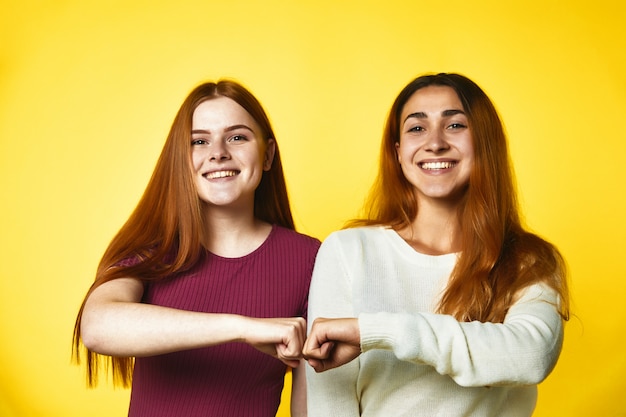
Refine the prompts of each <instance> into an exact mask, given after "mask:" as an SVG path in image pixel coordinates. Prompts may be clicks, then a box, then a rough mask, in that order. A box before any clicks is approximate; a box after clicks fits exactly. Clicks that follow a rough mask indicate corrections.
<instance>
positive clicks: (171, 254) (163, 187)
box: [73, 80, 294, 386]
mask: <svg viewBox="0 0 626 417" xmlns="http://www.w3.org/2000/svg"><path fill="white" fill-rule="evenodd" d="M217 97H228V98H230V99H232V100H234V101H235V102H237V103H238V104H239V105H241V106H242V107H243V108H244V109H245V110H246V111H247V112H248V113H249V114H250V115H251V116H252V118H253V119H254V120H255V121H256V122H257V123H258V125H259V126H260V128H261V132H262V136H263V139H264V140H265V141H267V140H268V139H270V138H272V139H274V140H276V136H275V134H274V131H273V129H272V126H271V124H270V121H269V118H268V116H267V114H266V112H265V110H264V109H263V107H262V105H261V103H259V101H258V100H257V99H256V98H255V97H254V96H253V95H252V93H250V92H249V91H248V90H247V89H246V88H245V87H243V86H242V85H241V84H239V83H237V82H234V81H230V80H221V81H218V82H217V83H213V82H209V83H204V84H201V85H199V86H198V87H196V88H195V89H194V90H193V91H191V93H189V95H188V96H187V98H186V99H185V100H184V102H183V104H182V105H181V107H180V109H179V111H178V113H177V115H176V117H175V118H174V122H173V124H172V127H171V129H170V132H169V134H168V136H167V140H166V142H165V145H164V147H163V150H162V151H161V155H160V157H159V160H158V162H157V164H156V167H155V169H154V172H153V174H152V178H151V179H150V181H149V183H148V185H147V187H146V190H145V192H144V194H143V196H142V197H141V199H140V201H139V203H138V204H137V207H136V208H135V210H134V211H133V213H132V214H131V215H130V217H129V219H128V220H127V221H126V223H125V224H124V225H123V226H122V228H121V229H120V231H119V232H118V233H117V235H116V236H115V237H114V238H113V240H112V241H111V243H110V244H109V246H108V248H107V249H106V251H105V253H104V255H103V257H102V259H101V261H100V264H99V265H98V269H97V271H96V278H95V281H94V283H93V284H92V286H91V288H90V289H89V292H88V293H87V295H86V296H85V299H84V300H83V304H82V305H81V308H80V311H79V313H78V317H77V318H76V323H75V326H74V338H73V357H74V359H75V360H76V362H78V363H80V360H81V352H82V351H83V350H84V351H85V352H86V361H87V363H86V367H87V381H88V384H89V385H90V386H93V385H95V384H96V383H97V379H98V368H99V362H100V360H101V359H105V360H107V361H109V362H108V363H109V364H110V365H111V371H112V376H113V382H114V383H115V384H121V385H123V386H128V385H129V384H130V381H131V376H132V368H133V359H132V358H126V357H109V356H106V355H104V358H103V357H102V356H103V355H99V354H97V353H95V352H92V351H90V350H88V349H86V348H85V349H82V348H81V346H82V342H81V330H80V324H81V318H82V313H83V308H84V305H85V301H86V300H87V297H88V296H89V294H90V293H91V292H92V291H93V290H94V289H95V288H97V287H98V286H99V285H102V284H103V283H105V282H107V281H110V280H113V279H116V278H121V277H135V278H139V279H141V280H144V281H149V280H158V279H162V278H165V277H168V276H171V275H173V274H176V273H178V272H181V271H184V270H187V269H189V268H190V267H192V266H193V265H194V264H195V263H196V262H197V260H198V259H199V256H200V254H201V251H202V244H201V242H202V235H203V233H210V231H206V230H205V229H206V228H205V227H204V226H203V218H202V215H201V205H202V204H201V201H200V199H199V197H198V193H197V191H196V186H195V184H194V182H193V177H192V172H193V167H192V162H191V126H192V116H193V112H194V110H195V109H196V107H198V105H199V104H200V103H202V102H204V101H206V100H211V99H213V98H217ZM254 200H255V201H254V214H255V216H256V217H257V218H258V219H261V220H264V221H266V222H268V223H272V224H278V225H281V226H283V227H286V228H289V229H294V222H293V218H292V215H291V209H290V205H289V198H288V195H287V187H286V183H285V178H284V174H283V167H282V163H281V159H280V152H279V149H278V144H276V150H275V154H274V159H273V162H272V167H271V169H270V170H269V171H264V172H263V176H262V178H261V182H260V184H259V186H258V187H257V189H256V191H255V199H254ZM128 260H133V261H132V262H128ZM83 348H84V346H83Z"/></svg>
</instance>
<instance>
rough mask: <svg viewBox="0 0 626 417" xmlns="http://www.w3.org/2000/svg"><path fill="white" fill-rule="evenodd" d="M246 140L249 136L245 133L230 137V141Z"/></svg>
mask: <svg viewBox="0 0 626 417" xmlns="http://www.w3.org/2000/svg"><path fill="white" fill-rule="evenodd" d="M246 140H248V138H247V137H246V136H244V135H233V136H231V137H230V138H229V139H228V141H229V142H243V141H246Z"/></svg>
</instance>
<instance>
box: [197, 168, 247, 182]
mask: <svg viewBox="0 0 626 417" xmlns="http://www.w3.org/2000/svg"><path fill="white" fill-rule="evenodd" d="M240 172H241V171H239V170H238V169H215V170H212V171H207V172H205V173H203V174H202V176H203V177H204V178H206V179H207V180H221V179H226V178H232V177H235V176H237V175H239V173H240Z"/></svg>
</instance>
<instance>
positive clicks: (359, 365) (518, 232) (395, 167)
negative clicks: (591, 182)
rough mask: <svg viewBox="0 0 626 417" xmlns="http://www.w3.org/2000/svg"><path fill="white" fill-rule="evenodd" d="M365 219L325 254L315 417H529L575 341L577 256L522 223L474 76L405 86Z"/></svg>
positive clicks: (313, 304) (318, 298)
mask: <svg viewBox="0 0 626 417" xmlns="http://www.w3.org/2000/svg"><path fill="white" fill-rule="evenodd" d="M365 213H366V215H365V216H364V219H361V220H356V221H353V222H351V223H350V224H349V226H350V227H348V228H347V229H345V230H342V231H339V232H335V233H333V234H331V235H330V236H329V237H328V238H327V239H326V240H325V241H324V243H323V244H322V247H321V248H320V251H319V254H318V257H317V260H316V264H315V269H314V272H313V279H312V284H311V292H310V295H309V315H308V317H309V321H310V323H311V324H310V331H309V337H308V339H307V342H306V343H305V347H304V352H303V353H304V356H305V357H307V358H308V361H309V364H310V365H311V368H308V369H307V386H308V394H309V407H308V409H309V416H312V417H316V416H324V417H327V416H368V417H388V416H394V417H398V416H413V417H415V416H428V417H432V416H476V417H478V416H483V417H487V416H493V417H496V416H497V417H527V416H530V415H531V414H532V412H533V409H534V408H535V403H536V399H537V384H538V383H539V382H541V381H542V380H544V378H546V377H547V376H548V374H549V373H550V372H551V370H552V369H553V367H554V366H555V364H556V362H557V359H558V357H559V354H560V351H561V345H562V341H563V323H564V321H565V320H567V319H568V314H569V312H568V311H569V307H568V290H567V281H566V273H565V267H564V261H563V259H562V257H561V255H560V254H559V252H558V250H557V249H556V248H555V247H554V246H553V245H552V244H550V243H548V242H547V241H545V240H543V239H542V238H540V237H539V236H537V235H535V234H533V233H530V232H529V231H527V230H526V229H525V228H524V227H523V225H522V223H521V221H520V215H519V211H518V205H517V199H516V194H515V186H514V183H513V176H512V169H511V165H510V160H509V154H508V150H507V142H506V137H505V134H504V129H503V126H502V123H501V121H500V118H499V116H498V114H497V112H496V110H495V108H494V106H493V104H492V102H491V101H490V99H489V98H488V97H487V96H486V95H485V93H484V92H483V91H482V90H481V89H480V88H479V87H478V86H477V85H476V84H475V83H474V82H473V81H471V80H469V79H468V78H466V77H464V76H461V75H458V74H437V75H425V76H422V77H419V78H417V79H415V80H414V81H412V82H411V83H409V84H408V85H407V86H406V87H405V88H404V89H403V90H402V91H401V92H400V94H399V96H398V97H397V99H396V100H395V102H394V104H393V106H392V107H391V111H390V113H389V116H388V119H387V124H386V127H385V131H384V136H383V143H382V151H381V160H380V174H379V176H378V179H377V182H376V183H375V184H374V186H373V188H372V192H371V195H370V198H369V200H368V203H367V205H366V211H365Z"/></svg>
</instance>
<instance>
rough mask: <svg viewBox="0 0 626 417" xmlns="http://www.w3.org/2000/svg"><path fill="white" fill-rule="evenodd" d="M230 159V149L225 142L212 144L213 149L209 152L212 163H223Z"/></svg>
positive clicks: (218, 141)
mask: <svg viewBox="0 0 626 417" xmlns="http://www.w3.org/2000/svg"><path fill="white" fill-rule="evenodd" d="M228 158H229V154H228V149H227V148H226V144H225V143H224V142H222V141H221V140H216V141H215V142H213V143H212V144H211V148H210V150H209V160H210V161H223V160H226V159H228Z"/></svg>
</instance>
